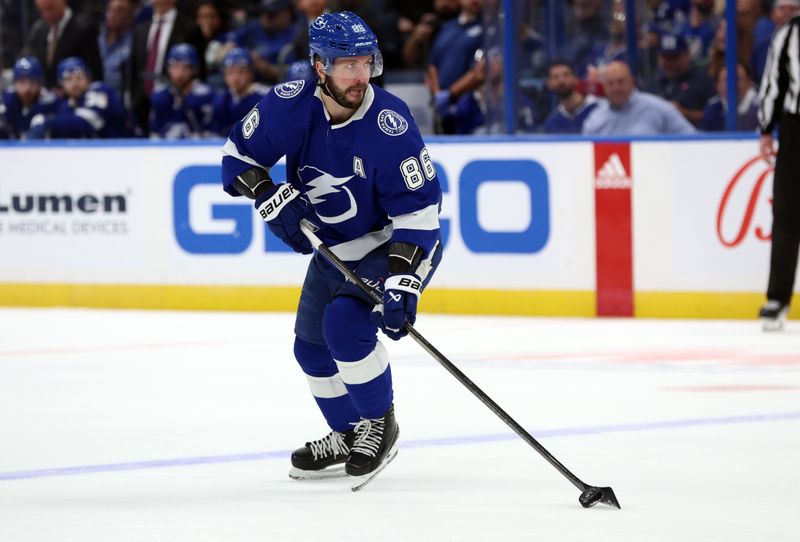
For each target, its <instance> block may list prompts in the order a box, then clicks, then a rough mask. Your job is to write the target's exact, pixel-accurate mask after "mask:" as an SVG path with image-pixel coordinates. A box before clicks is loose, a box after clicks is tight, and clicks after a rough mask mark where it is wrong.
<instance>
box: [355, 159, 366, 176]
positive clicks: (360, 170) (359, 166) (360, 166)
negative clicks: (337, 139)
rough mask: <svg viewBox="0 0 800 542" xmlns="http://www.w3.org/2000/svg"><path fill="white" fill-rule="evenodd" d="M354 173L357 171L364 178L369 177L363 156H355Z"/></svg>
mask: <svg viewBox="0 0 800 542" xmlns="http://www.w3.org/2000/svg"><path fill="white" fill-rule="evenodd" d="M353 173H355V174H356V175H358V176H359V177H361V178H362V179H366V178H367V172H366V171H364V162H362V161H361V158H359V157H358V156H353Z"/></svg>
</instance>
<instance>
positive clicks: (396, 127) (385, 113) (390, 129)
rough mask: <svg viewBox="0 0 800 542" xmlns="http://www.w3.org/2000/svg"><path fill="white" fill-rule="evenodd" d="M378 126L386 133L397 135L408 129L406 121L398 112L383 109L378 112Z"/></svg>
mask: <svg viewBox="0 0 800 542" xmlns="http://www.w3.org/2000/svg"><path fill="white" fill-rule="evenodd" d="M378 128H380V129H381V132H383V133H384V134H386V135H390V136H399V135H402V134H404V133H405V132H406V130H408V121H407V120H406V119H405V118H403V116H402V115H401V114H400V113H397V112H396V111H392V110H391V109H384V110H382V111H381V112H380V113H378Z"/></svg>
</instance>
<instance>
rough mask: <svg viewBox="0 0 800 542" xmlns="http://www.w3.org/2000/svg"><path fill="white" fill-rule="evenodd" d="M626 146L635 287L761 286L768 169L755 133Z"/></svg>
mask: <svg viewBox="0 0 800 542" xmlns="http://www.w3.org/2000/svg"><path fill="white" fill-rule="evenodd" d="M632 148H633V150H632V160H633V166H632V167H633V172H634V179H635V180H634V188H633V197H634V206H633V208H634V219H633V222H634V240H635V241H634V243H635V244H634V254H635V270H634V277H635V284H636V289H637V290H684V291H687V290H688V291H692V290H700V291H750V292H752V291H761V290H763V289H764V288H766V285H767V274H768V271H769V252H770V240H771V230H772V176H773V170H772V167H770V166H769V165H768V164H766V163H765V162H764V161H763V160H761V159H760V158H759V156H758V142H757V140H751V141H729V142H700V141H695V142H680V143H679V142H670V143H665V142H649V143H644V142H643V143H637V144H634V145H633V147H632Z"/></svg>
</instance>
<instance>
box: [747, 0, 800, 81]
mask: <svg viewBox="0 0 800 542" xmlns="http://www.w3.org/2000/svg"><path fill="white" fill-rule="evenodd" d="M798 12H800V0H775V3H774V4H773V5H772V9H771V10H770V13H769V16H768V17H762V18H761V19H759V20H758V22H757V23H756V27H755V31H754V33H753V34H754V37H753V39H754V41H755V43H754V44H753V54H752V55H751V57H750V65H751V66H752V67H753V77H754V80H755V82H756V84H758V83H759V82H760V81H761V76H762V75H764V67H765V66H766V64H767V53H768V52H769V44H770V42H771V41H772V35H773V34H774V33H775V30H776V29H777V28H780V27H781V26H783V25H784V24H786V23H787V22H788V21H789V19H791V18H792V17H794V16H795V15H797V14H798Z"/></svg>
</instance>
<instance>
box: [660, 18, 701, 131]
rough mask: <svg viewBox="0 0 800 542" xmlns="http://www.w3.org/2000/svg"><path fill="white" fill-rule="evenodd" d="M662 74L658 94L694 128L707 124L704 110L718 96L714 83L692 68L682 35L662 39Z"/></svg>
mask: <svg viewBox="0 0 800 542" xmlns="http://www.w3.org/2000/svg"><path fill="white" fill-rule="evenodd" d="M658 61H659V67H660V68H661V72H660V74H659V77H658V80H657V81H656V85H655V87H654V88H653V90H654V94H658V95H659V96H661V97H662V98H664V99H666V100H668V101H670V102H672V103H673V104H674V105H675V107H677V108H678V111H680V112H681V114H682V115H683V116H684V117H686V118H687V119H688V120H689V122H691V123H692V124H693V125H694V126H699V125H700V122H701V121H702V120H703V108H704V107H705V105H706V103H707V102H708V100H710V99H711V98H712V97H713V96H714V94H715V89H714V80H713V79H711V77H709V75H708V73H706V71H705V70H701V69H700V68H698V67H696V66H693V65H692V57H691V56H690V55H689V50H688V46H687V43H686V39H685V38H684V37H683V36H682V35H680V34H677V35H676V34H664V35H663V36H661V42H660V45H659V55H658Z"/></svg>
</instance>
